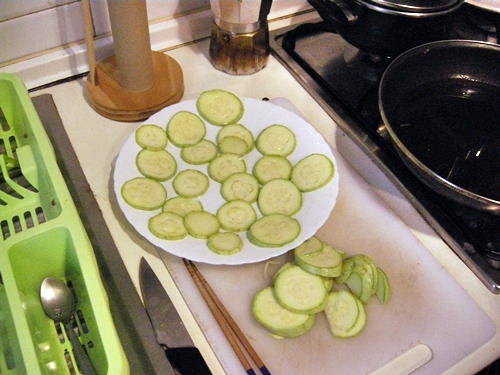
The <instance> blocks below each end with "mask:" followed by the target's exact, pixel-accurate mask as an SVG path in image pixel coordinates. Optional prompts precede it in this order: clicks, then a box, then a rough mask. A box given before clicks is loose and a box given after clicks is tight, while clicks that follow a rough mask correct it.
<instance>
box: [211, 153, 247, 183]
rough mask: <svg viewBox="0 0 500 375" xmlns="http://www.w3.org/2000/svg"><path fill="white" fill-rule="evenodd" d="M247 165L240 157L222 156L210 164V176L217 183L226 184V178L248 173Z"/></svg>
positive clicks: (232, 155)
mask: <svg viewBox="0 0 500 375" xmlns="http://www.w3.org/2000/svg"><path fill="white" fill-rule="evenodd" d="M246 170H247V165H246V163H245V160H243V159H242V157H241V156H240V155H236V154H221V155H219V156H217V157H215V158H214V159H213V160H212V161H211V162H210V163H209V164H208V174H209V175H210V177H212V179H213V180H215V181H217V182H221V183H222V182H224V181H225V180H226V178H228V177H229V176H231V175H233V174H235V173H241V172H246Z"/></svg>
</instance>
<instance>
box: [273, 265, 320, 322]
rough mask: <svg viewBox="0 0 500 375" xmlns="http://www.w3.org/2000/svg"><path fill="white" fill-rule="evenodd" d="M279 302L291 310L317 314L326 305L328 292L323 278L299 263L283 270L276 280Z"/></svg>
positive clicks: (275, 286)
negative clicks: (306, 269)
mask: <svg viewBox="0 0 500 375" xmlns="http://www.w3.org/2000/svg"><path fill="white" fill-rule="evenodd" d="M274 291H275V293H276V298H277V299H278V301H279V303H280V304H281V305H282V306H283V307H285V308H287V309H288V310H290V311H293V312H296V313H302V314H315V313H318V312H320V311H323V310H324V309H325V307H326V303H327V297H328V292H327V290H326V288H325V284H324V281H323V278H322V277H321V276H318V275H314V274H312V273H310V272H307V271H305V270H304V269H302V268H301V267H300V266H298V265H291V266H290V267H288V268H286V269H284V270H282V271H281V272H280V273H279V275H278V276H277V277H276V281H275V282H274Z"/></svg>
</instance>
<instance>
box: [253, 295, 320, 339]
mask: <svg viewBox="0 0 500 375" xmlns="http://www.w3.org/2000/svg"><path fill="white" fill-rule="evenodd" d="M252 313H253V316H254V317H255V320H257V322H259V323H260V324H261V325H262V326H264V327H265V328H266V329H267V330H268V331H269V332H271V333H272V334H273V335H276V336H279V337H297V336H300V335H303V334H305V333H307V332H308V331H309V330H310V329H311V327H312V326H313V324H314V319H315V316H314V314H302V313H294V312H291V311H290V310H287V309H286V308H284V307H283V306H281V305H280V303H279V302H278V300H277V298H276V295H275V293H274V290H273V288H272V287H267V288H264V289H262V290H260V291H259V292H258V293H257V294H256V295H255V297H254V298H253V301H252Z"/></svg>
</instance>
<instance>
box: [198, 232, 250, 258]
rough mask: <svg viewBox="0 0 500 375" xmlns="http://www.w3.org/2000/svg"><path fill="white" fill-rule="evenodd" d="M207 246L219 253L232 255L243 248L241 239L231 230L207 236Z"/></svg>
mask: <svg viewBox="0 0 500 375" xmlns="http://www.w3.org/2000/svg"><path fill="white" fill-rule="evenodd" d="M207 247H208V249H209V250H210V251H212V252H214V253H215V254H219V255H233V254H236V253H239V252H240V251H241V249H243V241H242V239H241V237H240V236H238V235H237V234H236V233H233V232H219V233H215V234H213V235H211V236H210V237H208V240H207Z"/></svg>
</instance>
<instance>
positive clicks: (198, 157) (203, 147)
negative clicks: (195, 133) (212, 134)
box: [181, 139, 218, 165]
mask: <svg viewBox="0 0 500 375" xmlns="http://www.w3.org/2000/svg"><path fill="white" fill-rule="evenodd" d="M217 154H218V150H217V146H216V145H215V143H213V142H212V141H209V140H208V139H202V140H201V141H200V142H198V143H197V144H195V145H194V146H186V147H183V148H182V149H181V158H182V160H184V161H185V162H186V163H189V164H193V165H201V164H207V163H209V162H210V161H211V160H213V159H214V158H215V157H216V156H217Z"/></svg>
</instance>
